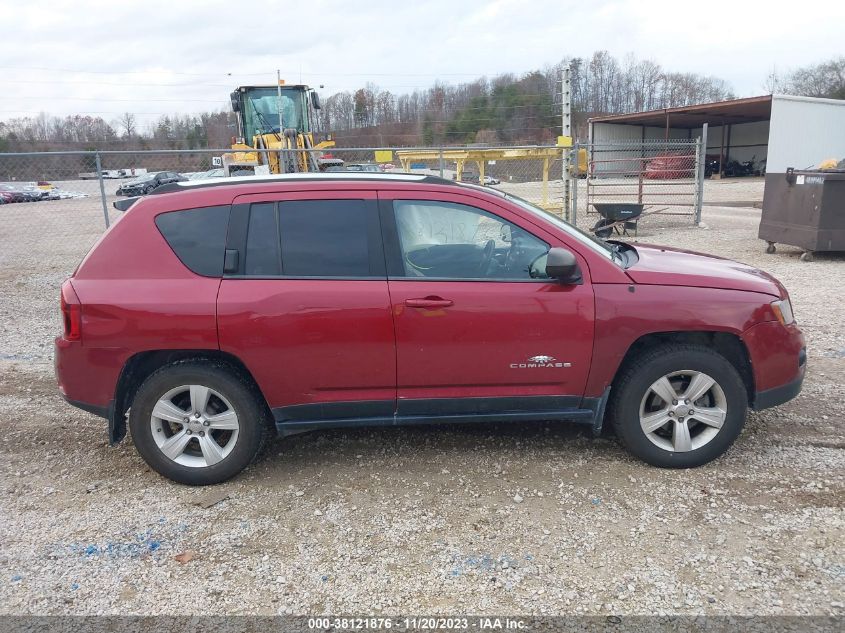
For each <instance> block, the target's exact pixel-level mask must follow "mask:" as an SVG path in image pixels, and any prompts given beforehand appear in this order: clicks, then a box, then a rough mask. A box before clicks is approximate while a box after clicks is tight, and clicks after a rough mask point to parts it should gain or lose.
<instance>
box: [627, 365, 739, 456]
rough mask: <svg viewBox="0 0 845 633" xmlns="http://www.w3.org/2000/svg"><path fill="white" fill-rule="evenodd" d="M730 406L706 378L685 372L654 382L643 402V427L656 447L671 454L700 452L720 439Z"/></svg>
mask: <svg viewBox="0 0 845 633" xmlns="http://www.w3.org/2000/svg"><path fill="white" fill-rule="evenodd" d="M727 412H728V405H727V398H726V397H725V392H724V391H723V390H722V388H721V387H720V386H719V383H717V382H716V381H715V380H714V379H713V378H712V377H710V376H708V375H707V374H705V373H703V372H700V371H694V370H682V371H676V372H672V373H670V374H667V375H665V376H663V377H661V378H659V379H658V380H656V381H654V382H653V383H652V385H651V386H650V387H649V388H648V390H647V391H646V393H645V395H644V396H643V399H642V401H641V402H640V412H639V415H640V427H641V428H642V431H643V433H645V435H646V437H647V438H648V439H649V440H650V441H651V442H652V443H653V444H655V445H656V446H659V447H660V448H662V449H664V450H667V451H671V452H688V451H694V450H696V449H698V448H701V447H702V446H704V445H705V444H707V443H709V442H710V441H712V440H713V438H715V437H716V435H718V433H719V430H720V429H721V428H722V426H723V425H724V423H725V418H726V417H727Z"/></svg>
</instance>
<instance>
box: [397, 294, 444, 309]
mask: <svg viewBox="0 0 845 633" xmlns="http://www.w3.org/2000/svg"><path fill="white" fill-rule="evenodd" d="M405 305H406V306H408V307H409V308H448V307H449V306H451V305H455V302H454V301H452V300H451V299H443V298H442V297H424V298H421V299H405Z"/></svg>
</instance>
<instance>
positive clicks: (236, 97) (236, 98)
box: [229, 90, 241, 112]
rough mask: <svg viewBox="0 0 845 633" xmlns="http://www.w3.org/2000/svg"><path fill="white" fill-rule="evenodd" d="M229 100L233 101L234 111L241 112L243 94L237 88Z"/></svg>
mask: <svg viewBox="0 0 845 633" xmlns="http://www.w3.org/2000/svg"><path fill="white" fill-rule="evenodd" d="M229 100H230V101H231V102H232V112H240V110H241V95H240V93H239V92H238V91H237V90H235V91H234V92H233V93H232V94H230V95H229Z"/></svg>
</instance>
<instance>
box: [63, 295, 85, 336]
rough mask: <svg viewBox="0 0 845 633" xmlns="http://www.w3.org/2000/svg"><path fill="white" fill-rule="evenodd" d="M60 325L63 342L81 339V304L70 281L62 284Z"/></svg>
mask: <svg viewBox="0 0 845 633" xmlns="http://www.w3.org/2000/svg"><path fill="white" fill-rule="evenodd" d="M62 324H63V325H64V328H63V329H64V332H63V336H64V338H65V340H68V341H78V340H80V339H81V338H82V304H81V303H79V297H77V296H76V292H74V290H73V286H71V285H70V280H68V281H66V282H65V283H63V284H62Z"/></svg>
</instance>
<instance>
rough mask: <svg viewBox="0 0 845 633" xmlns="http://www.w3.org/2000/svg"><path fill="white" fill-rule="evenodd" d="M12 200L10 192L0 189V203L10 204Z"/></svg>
mask: <svg viewBox="0 0 845 633" xmlns="http://www.w3.org/2000/svg"><path fill="white" fill-rule="evenodd" d="M12 202H13V200H12V194H11V193H9V192H8V191H0V204H11V203H12Z"/></svg>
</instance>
